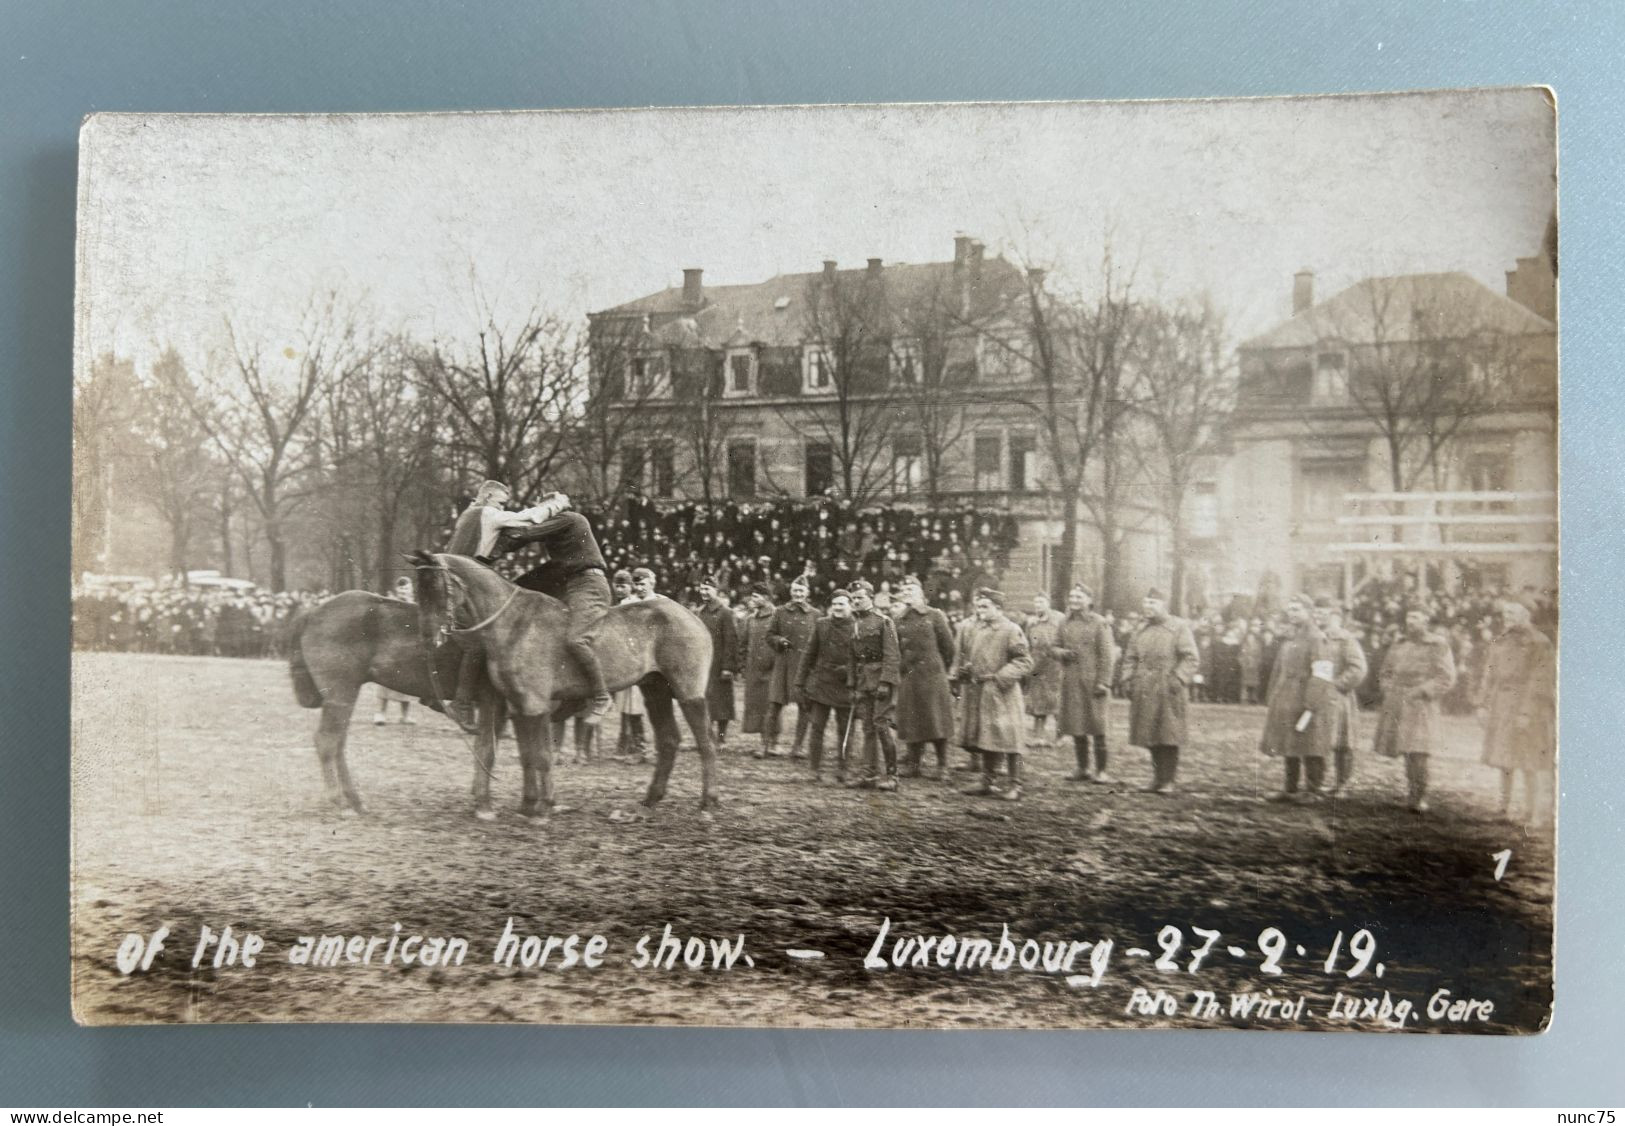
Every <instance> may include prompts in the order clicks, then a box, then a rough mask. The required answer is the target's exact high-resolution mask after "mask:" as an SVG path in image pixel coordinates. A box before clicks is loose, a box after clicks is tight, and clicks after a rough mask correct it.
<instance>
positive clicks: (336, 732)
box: [288, 590, 505, 821]
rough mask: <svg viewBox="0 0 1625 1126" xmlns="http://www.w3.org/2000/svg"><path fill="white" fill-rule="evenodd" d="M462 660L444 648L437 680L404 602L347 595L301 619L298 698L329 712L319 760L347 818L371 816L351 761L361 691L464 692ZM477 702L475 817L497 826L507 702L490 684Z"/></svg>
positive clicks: (432, 696) (292, 661)
mask: <svg viewBox="0 0 1625 1126" xmlns="http://www.w3.org/2000/svg"><path fill="white" fill-rule="evenodd" d="M459 661H460V654H459V653H458V651H457V647H456V646H455V645H447V646H444V647H443V648H441V649H440V650H439V651H437V652H436V653H435V654H434V675H433V676H431V675H430V666H429V662H428V661H427V660H426V659H425V656H424V648H423V646H422V645H420V644H419V634H418V612H417V608H416V607H415V606H413V605H412V604H411V603H408V602H402V601H400V600H399V599H395V598H384V597H382V596H380V595H376V594H371V593H369V592H367V591H364V590H347V591H344V592H343V593H341V594H335V595H333V597H331V598H328V599H325V600H324V601H322V602H321V603H319V604H317V605H316V606H313V607H311V608H310V609H308V610H305V611H302V612H301V613H300V614H299V615H298V616H297V617H295V618H294V620H293V622H292V623H291V624H290V627H289V630H288V673H289V675H290V676H291V677H292V678H293V692H294V698H295V699H297V700H298V701H299V705H300V707H305V708H321V709H322V718H321V722H320V723H319V724H318V725H317V727H316V755H317V757H318V758H319V759H320V761H321V764H322V782H323V785H324V787H325V789H326V791H327V798H328V800H329V801H331V802H332V803H333V804H334V805H335V806H337V807H338V809H339V811H340V813H341V814H342V815H343V816H345V817H354V816H356V815H357V814H359V813H362V812H363V809H362V806H361V795H360V794H359V793H357V792H356V787H355V782H354V781H353V780H352V779H351V778H350V767H349V764H348V763H346V762H345V758H344V744H345V740H346V737H347V736H348V734H349V730H350V715H351V713H352V712H353V711H354V710H355V702H356V696H357V694H358V693H359V692H360V691H361V686H362V685H363V684H367V683H369V682H370V683H373V684H381V685H383V686H384V687H385V688H393V689H394V690H395V691H397V692H403V693H405V694H407V695H410V696H416V697H418V698H420V699H424V700H436V699H437V698H438V697H439V696H440V694H441V690H445V691H448V692H455V691H456V684H457V668H458V663H459ZM474 702H475V705H476V709H477V711H476V714H477V716H478V730H477V733H476V737H475V750H476V755H475V758H476V762H477V768H476V770H475V772H474V815H475V816H476V817H478V818H480V819H481V820H482V821H489V820H491V819H492V818H494V817H495V816H496V814H495V813H494V812H493V811H492V809H491V788H490V771H491V764H492V763H493V762H494V761H495V759H496V742H497V732H498V731H500V730H501V729H502V722H503V718H504V714H503V713H504V709H505V705H504V704H503V701H502V697H501V696H499V695H497V693H496V692H495V691H493V690H492V687H491V685H490V684H489V683H481V684H480V685H479V686H478V687H477V688H476V691H475V698H474Z"/></svg>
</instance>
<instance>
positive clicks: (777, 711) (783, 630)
mask: <svg viewBox="0 0 1625 1126" xmlns="http://www.w3.org/2000/svg"><path fill="white" fill-rule="evenodd" d="M809 593H810V588H809V587H808V585H807V576H806V575H801V576H798V577H797V578H796V580H795V581H794V582H792V583H791V584H790V601H789V602H786V603H785V604H784V605H783V606H780V607H779V608H778V609H777V610H775V611H774V612H773V623H772V625H771V626H770V627H769V628H768V631H767V635H768V644H770V645H772V646H773V651H774V658H773V682H772V684H771V685H770V686H769V688H768V697H767V699H768V710H769V711H770V712H772V713H773V714H772V723H773V730H774V731H782V730H783V729H784V728H783V725H782V718H783V715H784V706H785V705H786V704H795V705H796V736H795V741H794V742H793V743H791V744H790V757H791V758H800V757H801V748H802V746H803V745H804V744H805V743H806V739H807V702H806V700H805V699H803V698H802V696H801V694H800V692H799V691H797V689H796V672H797V670H798V669H799V668H800V667H801V655H802V654H803V653H805V652H806V651H807V642H808V641H809V640H811V638H812V632H813V626H814V625H815V624H816V623H817V621H818V611H817V610H814V609H813V608H812V604H811V603H809V602H808V601H807V595H808V594H809Z"/></svg>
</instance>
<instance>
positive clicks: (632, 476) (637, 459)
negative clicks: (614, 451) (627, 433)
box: [621, 444, 647, 493]
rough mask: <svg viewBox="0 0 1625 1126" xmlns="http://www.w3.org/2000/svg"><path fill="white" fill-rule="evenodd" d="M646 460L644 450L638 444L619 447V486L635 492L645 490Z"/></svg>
mask: <svg viewBox="0 0 1625 1126" xmlns="http://www.w3.org/2000/svg"><path fill="white" fill-rule="evenodd" d="M646 467H647V462H646V460H645V458H644V450H643V447H642V446H638V445H631V444H628V445H624V446H622V447H621V487H622V488H624V489H629V490H636V491H637V492H640V493H641V492H643V491H645V482H644V472H645V469H646Z"/></svg>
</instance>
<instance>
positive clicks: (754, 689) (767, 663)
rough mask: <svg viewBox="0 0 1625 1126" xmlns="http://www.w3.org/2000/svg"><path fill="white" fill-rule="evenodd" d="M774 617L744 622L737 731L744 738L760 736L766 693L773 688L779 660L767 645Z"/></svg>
mask: <svg viewBox="0 0 1625 1126" xmlns="http://www.w3.org/2000/svg"><path fill="white" fill-rule="evenodd" d="M772 626H773V615H772V614H771V613H768V614H752V615H751V616H750V617H748V618H746V619H745V642H744V649H745V669H744V680H745V714H744V717H743V718H742V719H741V720H740V723H739V729H740V730H741V731H743V732H745V733H746V734H747V735H755V734H760V733H761V730H762V720H763V718H764V717H765V716H766V715H767V705H768V703H769V700H768V692H769V689H770V688H771V687H772V684H773V665H774V663H775V658H776V657H777V656H778V654H777V653H775V652H774V650H773V646H772V644H771V643H770V638H769V630H770V629H771V628H772Z"/></svg>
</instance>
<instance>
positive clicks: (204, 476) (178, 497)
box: [132, 348, 218, 576]
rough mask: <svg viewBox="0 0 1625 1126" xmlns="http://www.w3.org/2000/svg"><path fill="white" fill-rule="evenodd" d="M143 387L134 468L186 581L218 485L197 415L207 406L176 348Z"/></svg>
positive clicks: (174, 569) (175, 568)
mask: <svg viewBox="0 0 1625 1126" xmlns="http://www.w3.org/2000/svg"><path fill="white" fill-rule="evenodd" d="M139 386H140V392H139V394H138V396H137V397H136V400H135V403H134V407H135V412H134V417H133V419H132V423H133V425H132V433H133V435H134V437H135V438H136V440H137V441H138V442H139V443H140V445H141V456H140V457H139V458H136V459H135V460H134V463H133V468H134V471H135V474H136V480H137V482H138V483H139V485H140V487H141V492H142V494H143V495H144V496H145V498H146V499H147V501H148V503H150V504H151V505H152V506H153V507H154V508H155V509H156V510H157V511H158V515H159V516H160V517H161V518H162V519H163V522H164V525H165V527H167V528H168V530H169V570H170V573H172V574H174V575H178V576H180V575H185V574H186V572H187V570H188V558H189V552H190V549H191V544H192V537H193V534H194V532H195V531H196V529H197V526H198V524H199V523H200V522H201V521H203V520H204V519H205V518H207V516H208V508H209V501H210V499H211V493H212V492H213V491H214V489H215V486H216V483H217V472H218V466H217V463H216V462H215V461H214V459H213V457H211V448H212V443H211V440H210V437H209V431H208V428H207V427H205V426H204V425H203V424H202V422H201V421H200V420H199V418H198V415H197V414H196V413H195V410H196V409H202V410H207V409H208V406H207V404H204V403H202V402H201V401H200V400H199V398H198V394H197V389H196V387H195V385H194V384H193V383H192V379H191V377H190V376H189V375H188V374H187V371H186V365H185V363H184V362H182V360H181V358H180V356H179V355H178V354H177V353H176V352H175V350H174V349H173V348H166V349H165V350H164V352H163V353H162V355H160V356H159V357H158V359H157V361H156V362H155V363H154V364H153V368H152V372H151V374H150V377H149V378H147V379H146V380H143V381H142V382H141V383H140V385H139Z"/></svg>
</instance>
